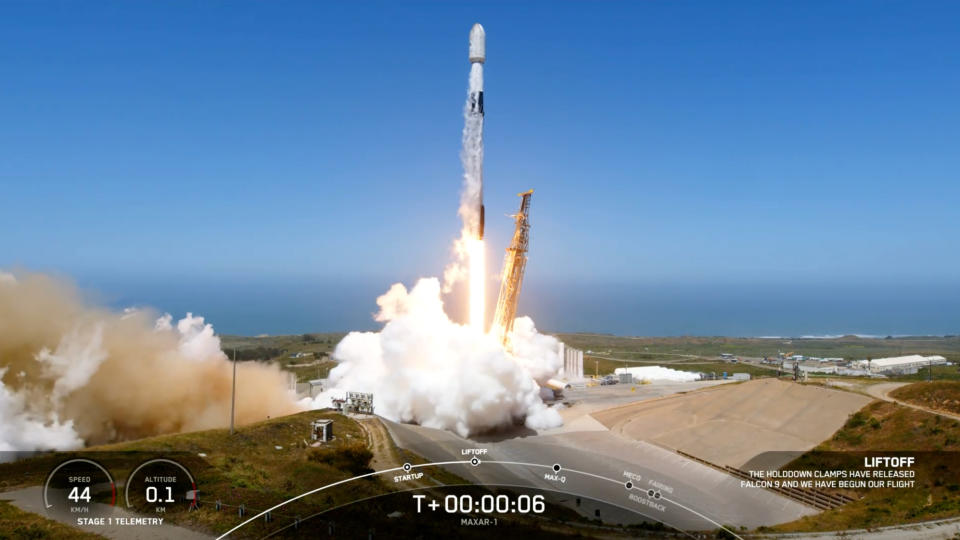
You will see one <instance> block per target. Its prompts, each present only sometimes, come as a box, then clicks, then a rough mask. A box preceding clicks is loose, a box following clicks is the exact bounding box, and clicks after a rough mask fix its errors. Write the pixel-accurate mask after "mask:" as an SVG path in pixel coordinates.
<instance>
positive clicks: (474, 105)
mask: <svg viewBox="0 0 960 540" xmlns="http://www.w3.org/2000/svg"><path fill="white" fill-rule="evenodd" d="M469 58H470V64H471V70H472V69H476V70H477V71H478V72H479V73H478V75H479V77H476V80H474V77H472V76H471V81H470V114H472V115H475V116H476V117H477V121H478V123H479V128H480V145H481V147H482V145H483V64H484V62H485V61H486V59H487V34H486V33H485V32H484V31H483V26H481V25H480V23H476V24H474V25H473V27H472V28H471V29H470V56H469ZM474 66H476V67H475V68H474ZM480 156H481V158H480V160H481V161H480V163H478V164H477V165H478V166H477V168H478V170H477V171H476V172H477V173H478V175H479V180H480V196H479V197H478V198H477V204H478V205H479V206H480V207H479V208H478V209H477V212H478V214H477V215H479V216H480V223H479V227H478V230H477V239H478V240H483V226H484V208H483V158H482V156H483V153H482V152H481V153H480Z"/></svg>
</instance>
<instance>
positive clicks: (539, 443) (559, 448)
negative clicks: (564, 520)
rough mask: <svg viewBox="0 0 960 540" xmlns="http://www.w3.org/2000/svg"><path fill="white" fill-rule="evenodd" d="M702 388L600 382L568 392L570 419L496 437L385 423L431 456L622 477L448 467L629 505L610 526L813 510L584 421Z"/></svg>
mask: <svg viewBox="0 0 960 540" xmlns="http://www.w3.org/2000/svg"><path fill="white" fill-rule="evenodd" d="M698 385H699V387H705V386H707V384H703V383H685V384H677V383H672V384H659V385H643V386H642V387H639V386H638V387H637V390H634V391H632V392H631V391H630V387H629V386H628V385H624V386H625V387H626V388H616V387H613V388H611V387H595V388H588V389H587V390H586V391H583V392H571V393H570V395H569V396H568V400H569V401H571V402H574V403H573V406H572V407H570V408H569V409H567V410H565V411H564V419H565V421H566V422H568V425H567V426H565V427H564V428H561V429H556V430H547V431H543V432H540V433H537V432H533V431H530V430H522V429H521V430H519V431H518V432H515V433H511V434H504V435H502V436H501V437H500V438H496V437H484V438H483V439H482V440H477V439H474V440H471V439H464V438H461V437H459V436H457V435H455V434H452V433H449V432H446V431H441V430H436V429H430V428H424V427H422V426H413V425H406V424H396V423H392V422H387V428H388V429H389V430H390V433H391V435H393V438H394V440H395V441H396V443H397V444H398V445H399V446H401V447H404V448H409V449H410V450H412V451H414V452H416V453H418V454H420V455H422V456H424V457H425V458H427V459H428V460H430V461H450V460H463V459H469V454H464V451H465V450H470V449H481V450H482V451H486V454H484V455H482V456H481V459H485V460H487V461H510V462H521V463H534V464H553V463H557V464H561V466H562V467H564V468H567V469H574V470H579V471H585V472H589V473H592V474H595V475H600V476H603V477H607V478H613V479H616V480H617V482H616V483H614V482H609V481H605V480H602V479H597V478H594V477H589V476H583V475H579V474H576V473H562V474H560V475H558V476H562V477H563V480H559V479H554V478H549V477H548V476H550V472H551V471H549V470H546V469H542V468H536V467H533V468H531V467H527V466H523V465H501V464H493V463H481V465H480V466H478V467H472V466H469V465H450V466H448V467H447V468H448V469H449V470H450V471H451V472H453V473H454V474H457V475H459V476H461V477H463V478H466V479H468V480H470V481H473V482H476V483H481V484H503V483H510V484H518V485H523V486H530V487H536V488H542V489H553V490H561V491H565V492H568V493H573V494H577V495H581V496H583V497H590V498H594V499H597V500H600V501H605V502H607V503H610V504H613V505H617V506H620V507H623V508H624V510H621V511H619V512H615V513H614V515H610V514H609V513H605V514H603V515H602V516H601V517H602V518H603V519H604V521H606V522H610V523H636V522H639V521H643V518H642V517H641V516H646V517H647V519H648V520H651V519H652V520H656V521H661V522H663V523H666V524H668V525H671V526H674V527H677V528H680V529H684V530H713V529H716V528H717V524H718V523H722V524H732V525H736V526H740V525H743V526H746V527H750V528H754V527H758V526H760V525H772V524H776V523H782V522H786V521H792V520H794V519H797V518H800V517H802V516H806V515H811V514H814V513H816V512H815V510H813V509H812V508H809V507H807V506H804V505H802V504H800V503H797V502H795V501H793V500H791V499H788V498H785V497H782V496H780V495H778V494H776V493H773V492H770V491H767V490H764V489H754V488H743V487H741V486H740V481H739V480H738V479H736V478H734V477H732V476H729V475H727V474H725V473H722V472H720V471H718V470H716V469H713V468H711V467H707V466H705V465H702V464H700V463H697V462H695V461H692V460H689V459H686V458H684V457H682V456H680V455H678V454H677V453H675V452H672V451H670V450H666V449H664V448H661V447H659V446H656V445H653V444H650V443H648V442H644V441H635V440H629V439H627V438H624V437H621V436H618V435H616V434H614V433H611V432H610V431H609V430H607V429H606V428H604V427H603V426H602V425H600V424H599V423H598V422H595V421H593V422H591V421H590V420H589V418H588V416H589V411H591V410H594V409H595V408H596V407H597V405H600V408H604V405H605V406H606V407H609V406H615V405H618V404H623V403H625V402H628V401H630V400H633V401H636V400H637V399H638V398H639V397H640V396H644V395H645V396H646V397H652V396H656V395H663V394H666V393H670V392H671V391H672V392H682V391H689V390H690V389H692V388H697V387H698ZM637 392H640V394H637ZM601 404H602V405H601ZM578 412H579V414H578ZM585 417H586V418H585ZM561 472H562V470H561ZM625 473H628V474H629V475H632V476H627V475H625ZM631 478H632V480H633V482H634V486H635V488H634V489H632V490H629V491H628V490H627V489H626V487H625V485H624V484H623V483H621V482H625V481H626V480H628V479H631ZM648 489H654V490H658V491H660V492H661V494H662V496H663V500H659V501H653V502H654V503H655V504H656V506H659V508H658V507H656V506H651V505H649V504H647V503H648V502H650V501H649V500H647V499H646V490H648ZM631 496H632V497H634V498H631ZM638 496H639V500H638V499H637V497H638ZM671 501H672V502H671ZM681 505H682V506H681ZM684 507H686V508H684ZM578 511H580V512H582V513H584V514H587V515H590V516H591V517H593V514H592V512H593V509H592V507H590V506H588V505H586V504H584V506H581V507H580V508H578ZM609 511H610V509H609V507H605V509H604V512H609Z"/></svg>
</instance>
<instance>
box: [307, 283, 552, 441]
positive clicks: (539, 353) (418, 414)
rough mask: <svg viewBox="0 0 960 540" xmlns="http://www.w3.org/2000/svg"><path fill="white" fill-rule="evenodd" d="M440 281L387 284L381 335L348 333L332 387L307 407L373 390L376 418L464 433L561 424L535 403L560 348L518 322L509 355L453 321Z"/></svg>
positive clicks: (335, 354) (487, 338)
mask: <svg viewBox="0 0 960 540" xmlns="http://www.w3.org/2000/svg"><path fill="white" fill-rule="evenodd" d="M440 293H441V287H440V282H439V281H438V280H437V279H436V278H425V279H421V280H420V281H418V282H417V284H416V285H415V286H414V287H413V289H411V290H409V291H408V290H407V288H406V287H404V286H403V285H402V284H399V283H398V284H395V285H393V286H392V287H391V288H390V290H389V291H387V293H386V294H384V295H383V296H381V297H380V298H378V299H377V304H378V305H379V306H380V311H379V312H378V313H377V315H376V319H377V320H378V321H381V322H385V323H386V324H385V325H384V327H383V329H382V330H381V331H380V332H352V333H350V334H348V335H347V336H346V337H345V338H344V339H343V340H342V341H341V342H340V343H339V344H338V345H337V347H336V349H335V350H334V352H333V358H334V359H335V360H337V361H338V362H339V365H337V367H335V368H334V369H333V370H332V371H331V372H330V378H329V379H330V385H331V388H330V389H329V390H327V391H326V392H324V393H323V394H321V395H320V396H318V397H317V398H316V400H315V401H314V402H313V405H314V406H315V407H320V406H328V405H329V403H330V399H331V398H332V397H342V395H343V394H344V393H345V392H347V391H357V392H372V393H373V395H374V407H375V410H376V412H377V414H380V415H382V416H384V417H386V418H388V419H390V420H394V421H400V422H414V423H417V424H420V425H423V426H427V427H432V428H438V429H446V430H450V431H454V432H456V433H458V434H460V435H461V436H464V437H465V436H468V435H472V434H476V433H481V432H485V431H489V430H493V429H495V428H498V427H503V426H509V425H512V424H515V423H518V422H521V421H522V422H524V423H525V425H526V426H527V427H529V428H531V429H546V428H549V427H556V426H559V425H560V424H561V419H560V415H559V413H557V411H556V410H554V409H551V408H549V407H547V406H546V405H545V404H544V403H543V401H542V400H541V398H540V385H538V384H537V381H540V382H541V383H542V382H545V381H546V379H548V378H550V377H552V376H555V375H556V374H557V371H558V370H559V368H560V366H561V362H562V360H561V358H560V350H559V346H560V343H559V342H558V341H557V340H556V339H555V338H553V337H550V336H545V335H542V334H539V333H537V331H536V329H535V328H534V326H533V322H532V321H530V319H528V318H523V319H518V320H517V324H516V328H517V329H518V330H519V331H516V332H515V333H514V335H513V346H514V349H513V353H511V352H508V351H505V350H504V348H503V347H502V346H501V345H500V343H499V341H497V340H496V339H495V338H494V337H492V336H491V335H487V334H482V333H480V332H478V331H476V330H475V329H473V328H471V327H469V326H465V325H460V324H457V323H455V322H453V321H451V320H450V319H449V318H448V317H447V315H446V313H444V311H443V301H442V299H441V297H440Z"/></svg>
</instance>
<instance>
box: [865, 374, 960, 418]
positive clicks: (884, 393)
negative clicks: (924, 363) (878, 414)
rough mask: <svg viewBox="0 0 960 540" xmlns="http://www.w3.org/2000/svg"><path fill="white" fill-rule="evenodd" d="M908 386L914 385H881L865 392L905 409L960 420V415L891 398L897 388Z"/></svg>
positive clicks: (869, 387)
mask: <svg viewBox="0 0 960 540" xmlns="http://www.w3.org/2000/svg"><path fill="white" fill-rule="evenodd" d="M908 384H912V383H903V382H894V383H880V384H873V385H870V386H868V387H866V389H865V390H866V391H867V393H868V394H870V395H871V396H873V397H875V398H877V399H882V400H883V401H890V402H892V403H896V404H898V405H903V406H904V407H910V408H911V409H916V410H918V411H924V412H928V413H930V414H935V415H937V416H942V417H944V418H949V419H951V420H960V415H956V414H951V413H948V412H944V411H938V410H935V409H928V408H927V407H923V406H920V405H915V404H913V403H910V402H907V401H901V400H899V399H896V398H894V397H891V396H890V392H893V391H894V390H896V389H897V388H901V387H903V386H907V385H908Z"/></svg>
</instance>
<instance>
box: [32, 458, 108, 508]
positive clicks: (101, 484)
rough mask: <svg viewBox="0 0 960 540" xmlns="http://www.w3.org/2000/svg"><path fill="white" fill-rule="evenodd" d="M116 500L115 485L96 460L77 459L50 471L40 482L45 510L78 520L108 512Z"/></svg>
mask: <svg viewBox="0 0 960 540" xmlns="http://www.w3.org/2000/svg"><path fill="white" fill-rule="evenodd" d="M116 502H117V487H116V484H114V483H113V477H112V476H110V473H109V472H107V469H105V468H104V467H103V465H100V464H99V463H97V462H96V461H93V460H89V459H84V458H76V459H71V460H68V461H64V462H63V463H61V464H60V465H58V466H57V468H56V469H54V470H53V471H51V472H50V474H49V475H48V476H47V481H46V483H44V484H43V506H44V507H45V508H46V510H47V512H49V513H52V514H57V515H65V516H70V517H71V518H73V517H76V518H77V520H78V522H81V521H86V520H88V519H90V520H93V519H95V518H98V517H102V516H105V515H107V514H108V513H109V512H110V510H111V507H112V506H113V505H114V504H116Z"/></svg>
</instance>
